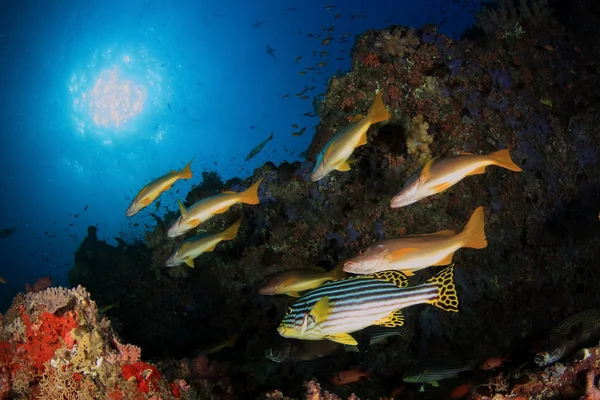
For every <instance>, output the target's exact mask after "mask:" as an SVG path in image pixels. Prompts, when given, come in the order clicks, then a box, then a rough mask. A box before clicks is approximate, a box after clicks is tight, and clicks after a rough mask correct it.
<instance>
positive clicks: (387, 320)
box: [373, 310, 404, 328]
mask: <svg viewBox="0 0 600 400" xmlns="http://www.w3.org/2000/svg"><path fill="white" fill-rule="evenodd" d="M373 325H379V326H384V327H386V328H397V327H400V326H403V325H404V315H402V311H400V310H396V311H392V312H391V313H389V314H388V315H386V316H385V317H383V318H381V319H380V320H378V321H375V322H373Z"/></svg>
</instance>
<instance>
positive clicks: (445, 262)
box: [431, 253, 454, 267]
mask: <svg viewBox="0 0 600 400" xmlns="http://www.w3.org/2000/svg"><path fill="white" fill-rule="evenodd" d="M452 256H454V253H450V254H448V255H447V256H445V257H444V258H442V259H441V260H440V261H438V262H436V263H435V264H431V266H432V267H436V266H439V265H448V264H452Z"/></svg>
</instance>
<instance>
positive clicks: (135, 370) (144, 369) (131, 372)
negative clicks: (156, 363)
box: [121, 361, 160, 393]
mask: <svg viewBox="0 0 600 400" xmlns="http://www.w3.org/2000/svg"><path fill="white" fill-rule="evenodd" d="M121 374H122V375H123V378H125V380H130V379H132V378H133V377H135V379H136V381H137V383H138V390H139V391H140V392H142V393H148V392H149V391H150V388H151V386H152V388H154V387H157V386H156V385H158V381H160V373H159V372H158V370H157V369H156V368H155V367H153V366H152V365H150V364H146V363H145V362H141V361H140V362H137V363H135V364H125V365H123V366H122V367H121Z"/></svg>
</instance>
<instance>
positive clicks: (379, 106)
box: [368, 90, 390, 124]
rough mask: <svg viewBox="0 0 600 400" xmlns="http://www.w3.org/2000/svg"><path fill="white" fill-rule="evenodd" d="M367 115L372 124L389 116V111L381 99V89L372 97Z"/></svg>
mask: <svg viewBox="0 0 600 400" xmlns="http://www.w3.org/2000/svg"><path fill="white" fill-rule="evenodd" d="M368 117H369V118H370V119H371V123H373V124H375V123H377V122H381V121H386V120H388V119H389V118H390V113H389V111H388V110H387V108H385V105H384V104H383V100H382V99H381V90H380V91H379V93H377V94H376V95H375V98H374V99H373V104H371V108H369V115H368Z"/></svg>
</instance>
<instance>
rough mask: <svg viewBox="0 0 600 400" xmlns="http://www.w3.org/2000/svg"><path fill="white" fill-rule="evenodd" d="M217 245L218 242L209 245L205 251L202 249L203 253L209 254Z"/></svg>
mask: <svg viewBox="0 0 600 400" xmlns="http://www.w3.org/2000/svg"><path fill="white" fill-rule="evenodd" d="M218 244H219V242H216V243H214V244H211V245H210V247H207V248H206V249H204V251H205V252H209V251H215V248H216V247H217V245H218Z"/></svg>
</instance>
